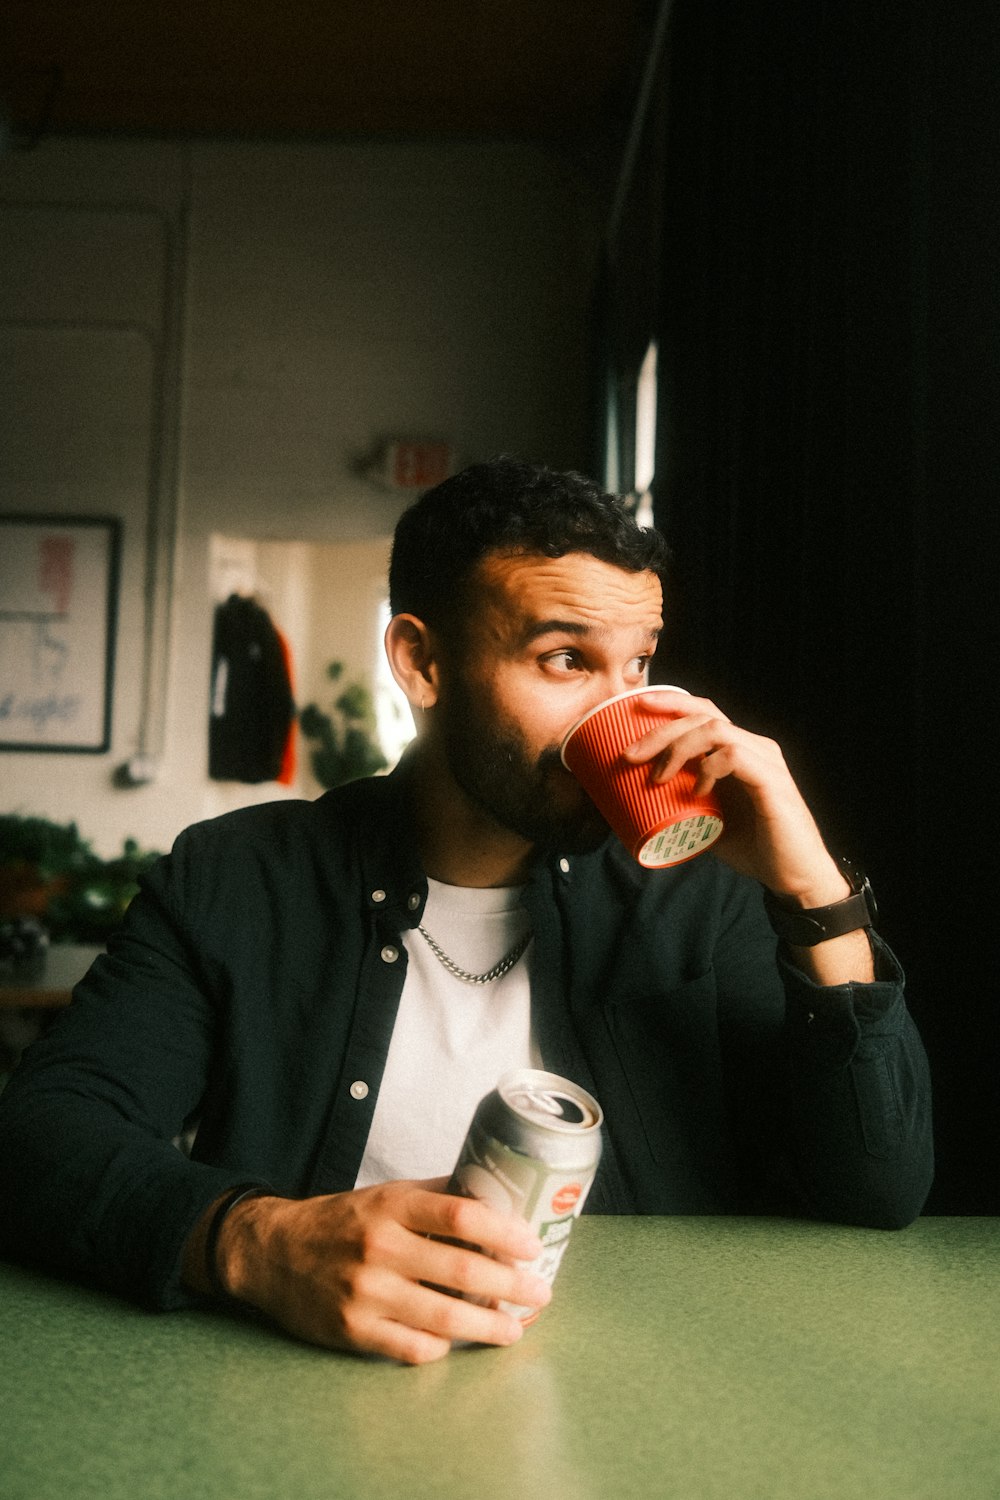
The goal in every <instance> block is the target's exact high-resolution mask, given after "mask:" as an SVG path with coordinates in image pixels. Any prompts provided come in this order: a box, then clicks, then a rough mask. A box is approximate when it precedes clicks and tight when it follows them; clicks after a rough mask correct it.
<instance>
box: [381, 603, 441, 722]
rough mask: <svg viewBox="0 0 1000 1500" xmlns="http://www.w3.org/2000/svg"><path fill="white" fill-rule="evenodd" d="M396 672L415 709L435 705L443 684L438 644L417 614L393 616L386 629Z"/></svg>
mask: <svg viewBox="0 0 1000 1500" xmlns="http://www.w3.org/2000/svg"><path fill="white" fill-rule="evenodd" d="M385 654H386V656H387V657H388V658H389V666H390V668H391V670H392V675H393V677H395V679H396V681H397V682H398V684H399V686H400V687H401V688H402V690H403V692H404V693H405V694H406V696H407V698H408V699H409V702H410V707H411V708H413V709H419V708H433V706H434V704H435V703H436V702H437V698H438V690H439V687H440V672H439V664H438V656H437V643H436V640H435V637H434V634H433V632H432V631H431V629H430V627H429V626H427V625H425V624H424V622H423V620H418V618H417V616H416V615H393V617H392V619H391V620H390V621H389V624H388V626H387V627H386V632H385Z"/></svg>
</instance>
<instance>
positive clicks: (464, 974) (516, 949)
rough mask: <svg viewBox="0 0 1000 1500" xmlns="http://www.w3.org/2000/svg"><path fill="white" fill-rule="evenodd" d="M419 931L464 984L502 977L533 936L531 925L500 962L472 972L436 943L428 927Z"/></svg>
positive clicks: (484, 982) (451, 971)
mask: <svg viewBox="0 0 1000 1500" xmlns="http://www.w3.org/2000/svg"><path fill="white" fill-rule="evenodd" d="M417 931H418V932H419V933H420V936H421V937H422V938H423V940H424V942H425V943H426V944H427V946H428V947H429V948H430V950H431V952H432V953H433V954H434V957H435V958H436V959H439V960H440V962H441V963H443V964H444V966H445V968H446V969H447V970H448V973H449V974H454V976H455V978H456V979H461V981H462V983H463V984H492V983H493V981H494V979H502V978H503V976H504V974H506V973H508V972H509V971H510V970H511V969H512V968H513V967H514V965H515V964H516V963H517V961H518V959H519V958H520V957H521V954H522V953H523V952H524V950H525V948H527V946H528V944H529V943H530V942H531V939H532V936H533V934H532V931H531V928H530V927H529V928H528V930H527V932H526V933H525V934H524V936H523V937H519V938H518V940H517V942H516V943H515V944H514V946H513V948H512V949H511V950H510V952H509V953H507V954H506V955H505V956H504V957H503V958H502V959H501V960H500V962H499V963H498V964H494V965H493V967H492V969H487V970H486V973H485V974H470V973H469V971H468V969H460V968H459V966H458V964H457V963H456V962H455V960H454V959H453V958H449V957H448V955H447V953H446V952H445V951H444V949H443V948H442V947H441V945H440V943H436V942H435V941H434V939H433V938H432V937H431V935H430V933H429V932H428V931H427V928H426V927H418V928H417Z"/></svg>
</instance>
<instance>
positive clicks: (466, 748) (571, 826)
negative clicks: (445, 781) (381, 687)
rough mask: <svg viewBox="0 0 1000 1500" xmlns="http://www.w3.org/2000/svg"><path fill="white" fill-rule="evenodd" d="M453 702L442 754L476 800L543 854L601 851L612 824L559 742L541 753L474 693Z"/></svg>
mask: <svg viewBox="0 0 1000 1500" xmlns="http://www.w3.org/2000/svg"><path fill="white" fill-rule="evenodd" d="M449 699H450V701H449V703H448V706H447V709H446V711H445V715H444V723H443V732H444V744H445V753H446V755H447V758H448V767H449V770H450V771H451V774H452V776H453V777H454V778H455V780H456V782H457V783H458V785H459V786H460V787H461V789H462V791H463V792H464V793H465V795H466V796H467V797H468V798H469V799H470V801H471V802H473V803H474V804H475V805H476V806H477V807H479V808H481V809H482V810H483V811H484V812H486V813H488V814H489V816H490V817H491V818H493V820H494V821H495V822H497V823H499V824H500V825H501V827H503V828H508V829H510V830H511V831H512V832H513V833H516V834H518V835H519V837H521V838H523V839H525V840H527V842H528V843H530V844H533V845H535V847H536V848H538V849H539V850H540V851H542V852H545V853H560V854H589V853H591V852H593V850H595V849H598V848H600V846H601V844H603V843H604V840H605V839H606V838H607V837H608V833H609V831H610V830H609V828H608V825H607V823H606V822H605V820H604V818H603V816H602V815H601V813H599V812H598V810H597V808H596V807H595V805H594V803H593V802H592V801H591V800H590V798H589V797H588V795H587V793H586V792H585V791H584V790H583V787H582V786H580V784H579V782H577V781H576V779H575V778H574V777H573V776H572V775H571V773H570V772H569V771H567V770H566V768H565V766H564V765H563V763H562V760H561V758H560V755H559V746H558V745H550V746H547V747H546V748H545V749H544V750H542V751H541V752H540V753H537V754H536V753H535V752H533V751H531V750H529V748H528V746H527V744H526V743H525V741H524V738H523V736H522V735H521V734H520V733H519V731H518V730H517V729H516V728H515V727H514V726H513V725H506V726H505V725H502V724H498V723H497V722H496V721H495V720H494V719H492V718H491V717H489V716H488V715H487V714H485V713H484V712H483V711H482V709H481V707H480V705H479V704H478V703H477V702H476V700H475V698H474V696H473V694H471V693H469V692H468V691H466V690H464V689H463V690H461V691H457V692H456V691H454V689H453V691H452V693H451V694H450V695H449ZM441 707H442V708H444V704H443V703H442V705H441Z"/></svg>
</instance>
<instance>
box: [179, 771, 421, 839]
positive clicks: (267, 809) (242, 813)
mask: <svg viewBox="0 0 1000 1500" xmlns="http://www.w3.org/2000/svg"><path fill="white" fill-rule="evenodd" d="M390 781H391V778H390V777H386V776H371V777H365V778H363V779H362V780H359V781H352V782H348V783H345V784H344V785H343V786H340V787H336V788H334V789H333V790H331V791H328V792H324V793H323V794H322V795H321V796H319V797H316V798H314V799H312V800H310V799H308V798H298V797H296V798H291V797H289V798H282V799H281V800H276V801H272V802H260V803H256V804H255V805H253V806H251V807H240V808H235V809H234V810H233V811H231V812H226V813H221V814H219V815H218V816H217V817H214V818H206V819H203V820H201V821H200V822H197V823H192V824H191V825H190V826H189V827H188V828H186V829H185V830H184V831H183V833H182V834H181V835H180V837H179V839H178V841H177V844H178V845H179V846H184V845H189V846H190V845H193V846H199V847H202V846H206V845H213V846H216V847H218V846H223V845H225V846H229V847H233V846H238V845H240V844H269V845H273V846H276V847H280V846H282V845H285V844H293V845H297V846H302V845H308V844H310V843H312V842H318V843H322V844H324V845H329V844H330V843H331V842H336V841H337V839H338V838H339V837H346V836H348V835H350V834H351V833H352V832H353V831H355V830H358V829H361V828H363V827H365V826H366V825H370V824H371V822H372V820H377V819H378V818H379V817H380V816H384V815H385V814H386V813H387V812H388V808H389V806H390V805H391V804H392V803H393V802H394V801H395V798H396V795H397V793H396V789H395V788H394V787H392V786H391V785H390Z"/></svg>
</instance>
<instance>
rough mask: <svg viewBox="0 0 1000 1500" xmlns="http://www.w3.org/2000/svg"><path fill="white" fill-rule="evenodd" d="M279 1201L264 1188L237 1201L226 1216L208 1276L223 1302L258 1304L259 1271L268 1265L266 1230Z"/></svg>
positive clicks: (218, 1236)
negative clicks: (265, 1242) (264, 1251)
mask: <svg viewBox="0 0 1000 1500" xmlns="http://www.w3.org/2000/svg"><path fill="white" fill-rule="evenodd" d="M279 1201H281V1200H280V1199H278V1197H277V1196H276V1195H275V1194H273V1193H271V1192H270V1191H269V1190H268V1189H266V1188H261V1189H258V1190H257V1191H256V1192H253V1193H250V1194H248V1195H247V1196H245V1197H241V1198H239V1199H237V1201H236V1202H235V1203H234V1204H233V1205H232V1207H231V1208H230V1209H229V1210H228V1211H227V1212H226V1213H225V1214H224V1215H223V1218H222V1221H221V1224H220V1227H219V1230H218V1233H217V1235H216V1239H215V1245H214V1257H213V1260H212V1262H211V1263H210V1266H209V1272H210V1274H211V1275H212V1276H213V1279H214V1290H215V1292H216V1295H218V1296H220V1297H222V1298H223V1299H224V1300H228V1301H235V1302H246V1303H251V1304H254V1305H256V1304H257V1300H258V1290H259V1289H258V1287H257V1282H258V1280H259V1271H260V1267H261V1266H262V1265H264V1264H265V1263H266V1256H265V1255H264V1253H263V1244H264V1231H265V1226H266V1224H267V1223H268V1221H269V1219H270V1216H271V1210H272V1209H273V1207H274V1205H275V1204H276V1203H278V1202H279Z"/></svg>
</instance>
